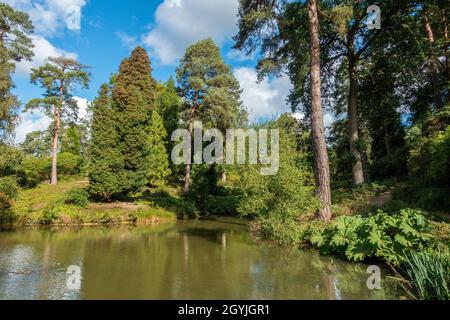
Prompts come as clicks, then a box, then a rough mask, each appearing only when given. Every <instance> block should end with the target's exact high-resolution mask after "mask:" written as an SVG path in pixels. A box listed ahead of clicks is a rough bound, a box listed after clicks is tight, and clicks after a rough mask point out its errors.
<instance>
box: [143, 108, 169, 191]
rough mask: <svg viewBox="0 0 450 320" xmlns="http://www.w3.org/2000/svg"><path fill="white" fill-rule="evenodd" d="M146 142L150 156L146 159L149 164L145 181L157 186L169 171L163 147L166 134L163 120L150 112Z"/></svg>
mask: <svg viewBox="0 0 450 320" xmlns="http://www.w3.org/2000/svg"><path fill="white" fill-rule="evenodd" d="M148 140H149V141H148V145H149V148H150V155H149V156H148V158H147V159H148V164H149V168H148V171H147V180H148V182H149V183H150V184H151V185H153V186H159V185H162V184H163V183H164V182H165V181H166V179H167V177H168V176H169V175H170V173H171V171H170V169H169V157H168V155H167V150H166V147H165V141H166V140H167V132H166V129H165V128H164V124H163V120H162V119H161V117H160V116H159V114H158V112H156V111H153V112H152V118H151V122H150V130H149V136H148Z"/></svg>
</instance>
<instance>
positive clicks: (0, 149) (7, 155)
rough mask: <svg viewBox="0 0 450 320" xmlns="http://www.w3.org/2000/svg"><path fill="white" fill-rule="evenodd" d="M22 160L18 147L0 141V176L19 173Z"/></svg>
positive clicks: (22, 156)
mask: <svg viewBox="0 0 450 320" xmlns="http://www.w3.org/2000/svg"><path fill="white" fill-rule="evenodd" d="M23 160H24V155H23V153H22V152H21V151H20V150H19V149H17V148H15V147H12V146H9V145H6V144H3V143H0V177H3V176H9V175H17V174H20V172H21V170H22V161H23Z"/></svg>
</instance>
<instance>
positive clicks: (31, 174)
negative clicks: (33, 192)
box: [23, 156, 52, 187]
mask: <svg viewBox="0 0 450 320" xmlns="http://www.w3.org/2000/svg"><path fill="white" fill-rule="evenodd" d="M51 166H52V164H51V159H50V158H49V157H34V156H26V157H25V158H24V160H23V175H24V181H23V183H24V185H25V186H27V187H36V186H37V185H38V184H39V183H40V182H42V181H44V180H48V179H50V169H51Z"/></svg>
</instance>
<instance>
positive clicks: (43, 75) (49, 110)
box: [24, 57, 90, 185]
mask: <svg viewBox="0 0 450 320" xmlns="http://www.w3.org/2000/svg"><path fill="white" fill-rule="evenodd" d="M86 69H87V67H86V66H84V65H82V64H80V63H79V62H78V61H76V60H74V59H70V58H64V57H58V58H49V59H48V62H47V63H45V64H44V65H43V66H41V67H39V68H37V69H34V68H33V69H32V72H31V83H33V84H36V85H39V86H40V87H42V88H44V89H45V94H44V98H37V99H32V100H30V101H29V102H28V103H27V105H26V107H25V109H24V112H25V111H28V110H30V109H41V110H43V111H44V112H45V113H46V114H47V115H48V116H49V117H52V118H53V124H52V129H53V142H52V174H51V184H52V185H56V184H57V183H58V170H57V163H58V145H59V135H60V131H61V129H62V120H63V118H66V119H68V120H69V122H70V120H73V119H76V118H77V115H78V104H77V103H76V101H75V100H74V99H73V98H72V93H71V92H70V91H71V90H73V89H74V87H75V86H76V85H79V86H81V87H82V88H86V89H87V88H88V87H89V78H90V74H89V73H88V72H87V71H86Z"/></svg>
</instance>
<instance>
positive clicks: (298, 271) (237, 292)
mask: <svg viewBox="0 0 450 320" xmlns="http://www.w3.org/2000/svg"><path fill="white" fill-rule="evenodd" d="M367 268H368V265H363V264H350V263H347V262H345V261H342V260H340V259H337V258H332V257H323V256H320V255H319V254H318V253H316V252H313V251H309V250H294V249H288V248H281V247H277V246H273V245H269V244H261V243H257V242H255V241H252V239H251V237H250V235H249V232H248V229H247V227H246V224H245V222H242V221H241V220H238V219H227V218H217V219H215V220H206V221H205V220H204V221H180V222H176V223H168V224H161V225H158V226H118V227H82V228H81V227H80V228H59V229H20V230H16V231H11V232H2V233H0V299H242V300H247V299H399V298H400V297H401V296H402V295H403V292H402V290H401V289H400V288H399V286H398V283H397V282H396V281H394V280H393V279H391V278H389V277H387V276H386V272H385V271H383V272H382V273H383V274H382V278H381V289H380V290H369V289H368V287H367V279H368V277H369V276H370V274H368V273H367ZM68 272H69V273H68Z"/></svg>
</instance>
